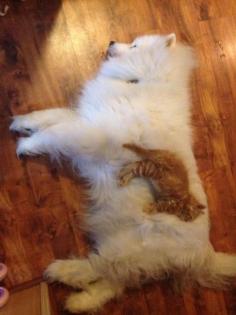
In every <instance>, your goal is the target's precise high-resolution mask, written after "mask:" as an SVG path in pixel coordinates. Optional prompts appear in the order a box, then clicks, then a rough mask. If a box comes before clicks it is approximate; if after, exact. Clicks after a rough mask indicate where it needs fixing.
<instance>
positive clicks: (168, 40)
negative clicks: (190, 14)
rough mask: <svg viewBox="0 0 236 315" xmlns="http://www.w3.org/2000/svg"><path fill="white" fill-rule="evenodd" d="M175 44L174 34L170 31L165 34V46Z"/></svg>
mask: <svg viewBox="0 0 236 315" xmlns="http://www.w3.org/2000/svg"><path fill="white" fill-rule="evenodd" d="M175 44H176V35H175V33H171V34H169V35H167V36H166V47H174V46H175Z"/></svg>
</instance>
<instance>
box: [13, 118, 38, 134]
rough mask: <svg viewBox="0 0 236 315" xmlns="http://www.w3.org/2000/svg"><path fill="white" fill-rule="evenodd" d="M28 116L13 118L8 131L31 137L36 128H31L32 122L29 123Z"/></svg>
mask: <svg viewBox="0 0 236 315" xmlns="http://www.w3.org/2000/svg"><path fill="white" fill-rule="evenodd" d="M29 115H30V114H28V115H17V116H14V117H13V120H12V123H11V125H10V127H9V129H10V130H11V131H16V132H19V133H21V134H24V135H31V134H32V133H34V132H36V131H37V128H36V127H35V126H33V122H32V121H31V119H30V117H29Z"/></svg>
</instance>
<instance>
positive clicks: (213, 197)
mask: <svg viewBox="0 0 236 315" xmlns="http://www.w3.org/2000/svg"><path fill="white" fill-rule="evenodd" d="M3 2H4V3H8V4H9V6H10V9H9V11H8V13H7V15H6V16H4V17H0V108H1V110H0V162H1V163H0V244H1V245H0V260H1V261H5V262H6V263H7V264H8V266H9V275H8V278H7V279H6V285H7V286H8V287H9V288H11V289H19V288H22V287H24V285H26V286H28V285H29V284H30V283H33V281H37V279H39V278H40V277H41V275H42V271H43V270H44V269H45V267H46V266H47V264H48V263H49V262H50V261H52V260H53V259H54V258H58V257H60V258H63V257H67V256H68V255H70V254H79V255H85V254H86V252H87V249H88V246H87V244H86V242H85V240H84V237H83V234H82V233H81V231H80V230H79V228H78V225H79V221H80V219H78V218H77V213H80V214H82V213H83V211H84V206H83V204H84V200H85V197H84V185H83V183H82V182H81V181H80V180H79V179H75V178H73V176H71V174H70V173H69V172H67V171H62V169H60V168H59V167H58V166H56V165H52V164H50V163H49V161H48V160H47V159H45V158H40V159H24V160H17V158H16V156H15V140H16V139H15V137H14V136H13V135H11V134H10V133H9V131H8V126H9V121H10V116H11V115H13V114H22V113H26V112H28V111H31V110H34V109H44V108H48V107H57V106H68V105H69V104H71V103H73V101H74V99H75V97H76V96H77V95H79V93H80V91H81V88H82V86H83V84H84V82H85V81H86V80H87V79H89V78H91V77H92V75H93V73H95V72H96V70H97V68H98V65H99V62H100V60H101V58H102V56H103V53H104V51H105V49H106V47H107V44H108V42H109V41H110V40H117V41H129V40H131V39H132V38H133V37H134V36H136V35H140V34H144V33H145V34H149V33H153V32H154V33H155V32H156V33H168V32H176V34H177V37H178V40H181V41H185V42H187V43H189V44H190V45H192V46H193V47H194V48H195V50H196V52H197V55H198V58H199V68H198V69H197V70H196V71H195V73H194V76H193V80H192V93H193V103H194V109H193V125H194V128H195V146H194V149H195V155H196V158H197V161H198V166H199V171H200V175H201V178H202V180H203V184H204V186H205V189H206V192H207V195H208V200H209V206H210V216H211V221H212V230H211V239H212V241H213V243H214V246H215V247H216V248H217V249H218V250H222V251H236V197H235V196H236V185H235V176H236V146H235V142H236V131H235V130H236V129H235V126H236V107H235V103H236V89H235V86H236V58H235V56H236V39H235V33H236V2H235V1H234V0H225V1H222V0H170V1H163V0H139V1H137V0H126V1H123V0H89V1H87V0H64V1H59V0H50V1H46V0H41V1H38V0H31V1H5V0H4V1H3ZM63 292H64V291H63V290H62V289H61V288H60V287H59V288H58V287H54V286H53V287H52V288H51V289H50V294H51V297H52V302H53V304H54V306H55V307H54V309H55V314H65V313H64V311H63V310H62V306H61V305H62V300H63V297H64V295H65V294H64V293H63ZM235 301H236V292H235V291H231V292H226V293H222V292H213V291H210V290H204V289H201V288H200V289H192V290H190V291H188V292H186V293H184V294H183V295H180V296H178V295H175V294H173V292H172V291H171V289H170V287H169V285H168V283H161V284H153V285H150V286H146V287H145V288H144V289H143V290H139V291H130V292H128V293H127V294H126V295H125V296H124V297H123V298H121V299H120V300H118V301H115V302H112V303H109V304H108V305H107V306H106V307H105V308H104V310H103V311H101V312H100V313H99V314H101V315H102V314H104V315H105V314H117V315H119V314H140V315H141V314H153V315H154V314H155V315H169V314H172V313H173V314H181V315H187V314H188V315H196V314H201V315H205V314H212V315H213V314H217V315H218V314H223V315H226V314H227V315H235V314H236V302H235Z"/></svg>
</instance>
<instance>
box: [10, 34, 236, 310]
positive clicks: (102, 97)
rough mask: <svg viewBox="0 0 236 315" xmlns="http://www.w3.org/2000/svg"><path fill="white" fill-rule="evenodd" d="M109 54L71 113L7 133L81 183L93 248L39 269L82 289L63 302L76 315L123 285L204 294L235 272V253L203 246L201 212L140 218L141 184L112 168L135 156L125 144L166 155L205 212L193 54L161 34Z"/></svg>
mask: <svg viewBox="0 0 236 315" xmlns="http://www.w3.org/2000/svg"><path fill="white" fill-rule="evenodd" d="M108 52H109V54H108V55H109V58H108V60H106V61H105V62H104V63H103V64H102V66H101V69H100V71H99V73H98V75H97V76H96V77H95V78H94V79H93V80H91V81H90V82H88V83H87V84H86V86H85V88H84V90H83V95H82V97H81V98H80V100H79V102H78V106H77V107H76V109H74V110H72V109H61V108H57V109H49V110H43V111H35V112H32V113H30V114H28V115H22V116H16V117H14V120H13V122H12V124H11V127H10V129H11V130H16V131H19V132H21V133H28V134H29V135H30V136H29V137H22V138H20V139H19V142H18V145H17V154H18V155H21V154H27V155H35V154H44V153H47V154H49V155H50V156H51V157H53V158H56V159H59V158H60V156H65V157H66V158H68V159H70V160H71V162H72V164H73V167H74V168H75V169H80V172H81V173H82V175H83V176H84V177H85V178H86V179H87V180H88V181H89V183H90V186H91V188H90V191H89V194H90V198H91V201H92V205H91V207H90V209H89V210H88V211H87V214H86V217H85V221H86V229H87V231H88V232H89V233H90V235H92V237H93V239H94V241H95V245H94V251H93V252H92V253H91V254H90V255H89V256H88V258H86V259H79V258H78V259H68V260H57V261H55V262H53V263H52V264H51V265H50V266H49V267H48V269H47V271H46V275H47V276H48V278H49V279H50V280H52V281H54V280H55V281H60V282H63V283H65V284H67V285H70V286H73V287H75V288H81V289H82V291H80V292H77V293H73V294H72V295H70V296H69V298H68V299H67V301H66V308H67V309H68V310H69V311H71V312H75V313H76V312H82V311H94V310H96V309H98V308H100V307H101V306H102V305H103V304H104V303H106V302H107V301H108V300H110V299H112V298H113V297H115V296H117V295H119V294H121V293H122V291H123V290H124V288H125V287H127V286H135V285H138V284H140V283H142V282H143V281H145V280H148V279H160V278H163V276H165V275H166V274H168V273H173V272H174V273H175V272H178V271H180V272H181V274H185V273H186V274H188V275H191V278H192V279H194V280H195V281H196V282H197V283H199V284H201V285H205V286H210V287H216V286H221V285H223V284H225V282H227V279H228V278H230V277H233V276H234V275H236V256H234V255H227V254H224V253H216V252H215V251H214V249H213V247H212V245H211V244H210V241H209V222H208V213H207V211H205V213H204V214H203V215H201V216H199V217H198V218H197V219H196V220H195V221H193V222H183V221H180V220H179V219H178V218H177V217H175V216H173V215H168V214H165V213H157V214H154V215H148V214H145V213H144V212H143V207H144V205H146V204H147V203H149V202H151V201H153V195H152V193H151V190H150V187H149V186H148V183H147V181H145V180H143V179H141V178H136V179H134V180H133V181H132V182H131V183H130V184H129V185H128V186H126V187H119V184H118V181H117V178H118V173H119V171H120V169H121V167H122V166H123V165H124V164H126V163H129V162H132V161H136V160H137V159H138V157H137V156H136V155H135V154H134V153H132V152H130V151H128V150H126V149H124V148H123V147H122V145H123V144H124V143H135V144H138V145H140V146H142V147H146V148H153V149H165V150H170V151H172V152H174V153H175V154H176V155H177V156H178V157H179V158H181V160H182V161H183V162H184V164H185V166H186V168H187V170H188V174H189V180H190V191H191V193H192V194H193V195H194V196H195V197H196V199H197V200H198V201H199V202H200V203H202V204H204V205H206V207H207V201H206V196H205V193H204V191H203V188H202V184H201V181H200V179H199V176H198V173H197V167H196V162H195V159H194V156H193V152H192V135H191V134H192V132H191V126H190V125H191V124H190V114H191V113H190V109H191V101H190V95H189V89H188V84H189V77H190V74H191V70H192V69H193V68H194V67H195V64H196V63H195V58H194V55H193V52H192V49H191V48H189V47H187V46H184V45H181V44H177V43H176V38H175V35H174V34H170V35H167V36H143V37H139V38H137V39H135V40H134V42H133V43H132V44H120V43H114V42H111V44H110V46H109V50H108Z"/></svg>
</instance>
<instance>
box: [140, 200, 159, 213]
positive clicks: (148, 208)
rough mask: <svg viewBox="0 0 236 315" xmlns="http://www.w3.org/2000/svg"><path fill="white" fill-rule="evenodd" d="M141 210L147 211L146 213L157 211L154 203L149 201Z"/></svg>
mask: <svg viewBox="0 0 236 315" xmlns="http://www.w3.org/2000/svg"><path fill="white" fill-rule="evenodd" d="M143 212H145V213H147V214H153V213H156V212H158V211H157V209H156V206H155V203H153V202H151V203H148V204H147V205H146V206H144V208H143Z"/></svg>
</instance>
